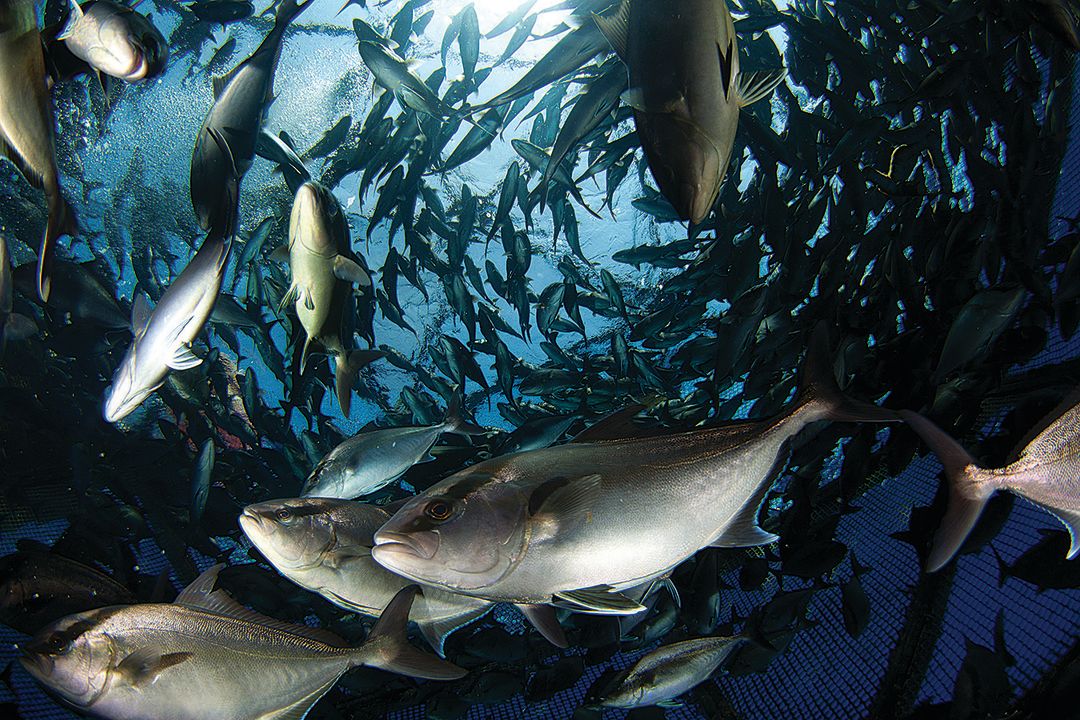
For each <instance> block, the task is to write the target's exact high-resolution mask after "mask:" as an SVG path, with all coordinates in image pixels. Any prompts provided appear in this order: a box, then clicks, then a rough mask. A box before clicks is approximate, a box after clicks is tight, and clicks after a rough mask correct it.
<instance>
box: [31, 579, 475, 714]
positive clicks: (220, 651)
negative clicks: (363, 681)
mask: <svg viewBox="0 0 1080 720" xmlns="http://www.w3.org/2000/svg"><path fill="white" fill-rule="evenodd" d="M220 568H221V566H220V565H218V566H215V567H213V568H211V569H210V570H208V571H206V572H205V573H203V574H202V575H201V576H199V578H198V579H197V580H196V581H195V582H194V583H192V584H191V585H190V586H189V587H188V588H187V589H186V590H184V592H182V593H181V594H180V596H179V597H178V598H177V599H176V602H175V603H173V604H171V605H166V604H143V605H125V606H114V607H109V608H103V609H100V610H92V611H90V612H85V613H80V614H78V615H71V616H69V617H66V618H64V619H62V620H59V621H58V622H56V623H54V624H53V625H51V626H50V627H48V628H46V629H44V630H42V631H41V632H40V633H39V634H38V635H37V636H35V637H34V639H33V640H32V641H31V642H30V643H29V644H27V645H26V646H25V647H24V648H23V656H22V658H21V662H22V664H23V666H24V667H25V668H26V669H27V671H29V672H30V674H31V675H33V676H34V677H35V678H36V679H37V680H38V681H39V682H41V683H42V684H43V685H45V686H46V687H47V688H49V689H50V690H52V691H53V692H54V693H56V694H57V695H59V696H60V697H61V698H62V699H63V700H64V701H66V702H67V703H69V704H70V705H72V706H74V707H75V708H76V709H78V710H79V711H81V712H85V713H90V714H93V715H97V716H99V717H104V718H115V719H116V720H121V719H122V720H141V719H145V720H164V719H165V718H168V719H169V720H221V718H229V719H230V720H249V719H250V720H269V719H270V718H276V719H277V720H286V719H287V718H288V719H298V718H302V717H304V715H306V714H307V712H308V710H309V709H310V708H311V706H312V705H314V704H315V703H316V702H317V701H318V700H319V698H321V697H322V696H323V695H324V694H326V692H327V691H328V690H329V689H330V688H331V687H333V685H334V683H336V682H337V680H338V678H339V677H341V676H342V675H343V674H345V672H347V671H348V670H350V669H352V668H354V667H358V666H361V665H368V666H371V667H378V668H382V669H384V670H389V671H390V672H396V673H401V674H404V675H411V676H414V677H425V678H431V679H436V680H451V679H456V678H459V677H462V676H463V675H464V674H465V671H464V670H462V669H461V668H459V667H457V666H455V665H452V664H450V663H448V662H446V661H445V660H440V659H439V658H436V657H434V656H433V655H429V654H427V653H424V652H421V651H419V650H417V649H416V648H414V647H412V646H411V645H409V644H408V643H407V642H406V641H405V624H406V623H407V621H408V617H409V607H410V606H411V605H412V600H413V596H414V595H415V593H416V587H415V586H413V587H410V588H406V589H404V590H402V591H401V592H400V593H398V594H397V595H396V596H395V597H394V599H393V600H392V601H391V603H390V605H389V606H388V607H387V608H386V610H385V611H384V612H383V616H382V618H381V619H380V621H379V623H378V624H376V626H375V628H374V629H373V630H372V631H371V633H370V634H369V635H368V637H367V640H366V641H365V642H364V644H363V645H361V646H360V647H348V646H346V645H345V643H344V642H343V641H342V640H340V639H339V638H336V637H334V636H333V635H331V634H330V633H328V632H325V631H321V630H318V629H315V628H310V627H307V626H304V625H292V624H289V623H285V622H282V621H279V620H274V619H272V618H268V617H265V616H262V615H259V614H258V613H256V612H253V611H251V610H248V609H247V608H245V607H243V606H242V605H240V604H239V603H237V602H236V601H234V600H233V599H232V598H231V597H230V596H229V595H227V594H225V592H224V591H222V590H214V589H213V587H214V583H215V581H216V577H217V573H218V571H219V570H220Z"/></svg>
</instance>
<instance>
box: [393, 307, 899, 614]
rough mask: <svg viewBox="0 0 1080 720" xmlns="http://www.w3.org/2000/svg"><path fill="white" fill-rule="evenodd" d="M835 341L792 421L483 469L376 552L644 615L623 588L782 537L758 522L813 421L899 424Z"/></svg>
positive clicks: (397, 519)
mask: <svg viewBox="0 0 1080 720" xmlns="http://www.w3.org/2000/svg"><path fill="white" fill-rule="evenodd" d="M827 342H828V341H827V339H826V337H825V330H824V328H823V327H822V326H819V327H818V328H817V329H816V330H815V332H814V333H813V334H812V339H811V343H810V348H809V349H808V351H807V359H806V361H805V363H804V367H803V371H802V383H801V389H800V392H799V393H798V395H797V396H796V400H795V401H794V402H793V404H792V405H791V406H789V408H788V409H787V410H786V411H785V412H782V413H781V414H780V415H778V416H775V417H773V418H770V419H767V420H760V421H750V422H734V423H728V424H724V425H720V426H717V427H714V428H708V429H699V430H692V431H688V432H683V433H677V434H664V435H661V436H658V437H647V438H630V439H622V440H611V441H606V442H592V443H570V444H567V445H561V446H558V447H554V448H547V449H542V450H534V451H531V452H525V453H516V454H513V455H508V456H503V457H498V458H494V459H491V460H486V461H483V462H480V463H477V464H476V465H473V466H471V467H468V468H466V469H464V470H462V471H460V472H458V473H455V474H454V475H451V476H449V477H448V478H446V479H444V480H442V481H440V482H438V483H436V484H435V485H433V486H431V487H430V488H429V489H427V490H425V491H424V492H423V493H421V494H419V495H418V496H416V497H414V498H412V499H411V500H409V501H408V502H407V503H405V504H404V505H403V506H402V508H401V509H400V510H398V512H397V513H396V514H395V515H394V517H393V518H391V519H390V521H389V522H387V524H386V525H384V526H383V527H382V528H381V529H380V530H379V532H377V533H376V534H375V541H376V546H375V548H374V549H373V550H372V556H373V557H374V558H375V560H376V561H378V562H379V563H381V564H382V565H383V566H384V567H386V568H387V569H389V570H391V571H393V572H396V573H398V574H400V575H404V576H405V577H408V578H410V579H413V580H415V581H417V582H421V583H424V584H428V585H435V586H438V587H442V588H445V589H447V590H450V591H452V592H460V593H464V594H469V595H473V596H476V597H483V598H487V599H491V600H502V601H507V602H517V603H529V604H558V605H560V606H562V607H566V608H568V609H571V610H572V611H577V612H593V613H601V614H632V613H636V612H640V611H641V609H642V606H641V605H640V603H638V602H636V601H633V600H632V599H630V598H628V597H627V596H626V595H624V594H623V593H622V592H621V591H622V590H625V589H627V588H629V587H632V586H635V585H640V584H642V583H646V582H649V581H650V580H653V579H656V578H659V577H661V576H663V575H666V574H667V573H669V572H670V571H671V570H672V569H673V568H674V567H675V566H677V565H678V564H680V563H681V562H683V561H684V560H686V559H687V558H689V557H690V556H692V555H693V554H694V553H695V552H697V551H698V550H700V549H702V548H704V547H707V546H710V545H711V546H717V547H748V546H753V545H765V544H769V543H772V542H774V541H775V540H776V539H777V536H776V535H774V534H772V533H769V532H766V531H764V530H762V529H761V527H760V526H759V525H758V520H757V516H758V510H759V508H760V506H761V503H762V499H763V498H764V496H765V493H766V492H767V491H768V489H769V488H770V487H771V485H772V482H773V479H774V478H775V476H776V474H777V473H778V472H779V468H780V466H782V463H783V462H784V459H785V458H786V452H785V451H786V448H787V447H788V441H789V440H790V439H791V438H792V437H794V436H795V435H797V434H798V433H799V432H801V431H802V430H803V429H804V428H805V427H806V426H808V425H810V424H812V423H814V422H817V421H819V420H832V421H847V422H858V421H868V422H892V421H894V420H896V414H895V413H894V412H893V411H891V410H888V409H885V408H880V407H877V406H876V405H870V404H864V403H861V402H859V401H856V400H852V399H849V398H847V397H846V396H844V395H843V394H842V393H841V392H840V390H839V388H838V387H837V386H836V381H835V379H834V378H833V376H832V370H831V368H830V366H829V363H828V361H827V360H826V359H825V355H826V354H827V351H826V346H827ZM535 374H537V373H536V372H534V373H533V375H535ZM522 392H528V391H526V390H525V389H522ZM702 508H710V509H711V511H709V512H703V511H702V510H701V509H702ZM631 518H632V519H633V520H632V521H631Z"/></svg>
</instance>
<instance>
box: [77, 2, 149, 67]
mask: <svg viewBox="0 0 1080 720" xmlns="http://www.w3.org/2000/svg"><path fill="white" fill-rule="evenodd" d="M58 39H62V40H63V43H64V45H66V46H67V49H68V50H70V51H71V53H72V54H73V55H74V56H75V57H77V58H79V59H80V60H83V61H85V62H86V63H87V64H88V65H89V66H90V67H91V68H93V69H94V70H96V71H97V72H100V73H104V74H105V75H109V76H110V77H114V78H118V79H120V80H124V81H125V82H139V81H140V80H146V79H149V78H154V77H157V76H158V75H160V74H161V73H162V72H164V70H165V64H166V63H167V62H168V58H169V46H168V44H167V43H166V42H165V38H164V37H163V36H162V34H161V32H160V31H159V30H158V29H157V28H156V27H154V25H153V24H152V23H151V22H150V20H149V19H148V18H147V17H146V16H145V15H141V14H139V13H137V12H135V11H134V10H132V9H131V8H129V7H127V6H125V5H120V4H118V3H115V2H112V0H92V1H91V2H88V3H86V4H85V5H84V6H83V7H81V8H79V7H78V6H77V5H75V3H74V2H73V3H72V15H71V19H70V20H69V23H68V26H67V27H66V28H65V29H64V30H63V31H62V32H61V34H60V35H59V36H58Z"/></svg>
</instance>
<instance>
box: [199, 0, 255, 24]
mask: <svg viewBox="0 0 1080 720" xmlns="http://www.w3.org/2000/svg"><path fill="white" fill-rule="evenodd" d="M191 12H193V13H195V17H197V18H199V19H200V20H202V21H203V22H208V23H213V24H215V25H221V27H225V25H226V23H231V22H236V21H237V20H243V19H245V18H249V17H251V14H252V13H253V12H255V6H254V5H252V4H251V2H250V0H199V2H197V3H194V4H193V5H192V6H191Z"/></svg>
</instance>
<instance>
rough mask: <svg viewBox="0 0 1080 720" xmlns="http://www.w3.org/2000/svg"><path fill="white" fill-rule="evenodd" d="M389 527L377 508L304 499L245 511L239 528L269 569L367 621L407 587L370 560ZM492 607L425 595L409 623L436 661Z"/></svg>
mask: <svg viewBox="0 0 1080 720" xmlns="http://www.w3.org/2000/svg"><path fill="white" fill-rule="evenodd" d="M389 519H390V513H389V512H387V511H386V510H385V509H383V508H381V507H379V506H376V505H366V504H364V503H358V502H351V501H348V500H338V499H334V498H323V497H310V498H289V499H283V500H271V501H268V502H261V503H256V504H253V505H248V506H247V507H245V508H244V510H243V512H242V513H241V515H240V519H239V522H240V528H241V529H242V530H243V531H244V534H245V535H247V537H248V539H249V540H251V542H252V544H253V545H255V547H256V548H258V550H259V552H261V553H262V554H263V556H265V557H266V559H267V560H269V561H270V563H271V564H272V565H273V566H274V568H275V569H276V570H277V571H278V572H279V573H281V574H282V575H284V576H285V577H287V578H288V579H289V580H291V581H293V582H294V583H296V584H297V585H299V586H300V587H302V588H304V589H306V590H310V591H311V592H314V593H318V594H319V595H322V596H323V597H325V598H326V599H327V600H329V601H330V602H332V603H334V604H335V605H337V606H338V607H341V608H344V609H345V610H348V611H350V612H357V613H360V614H362V615H367V616H370V617H379V615H381V614H382V611H383V608H384V607H386V606H387V604H388V603H389V602H390V600H391V599H392V598H393V597H394V595H395V594H397V593H398V592H399V591H400V590H401V589H402V588H404V587H406V586H408V585H409V584H411V581H409V580H406V579H405V578H403V577H401V576H400V575H395V574H393V573H391V572H390V571H388V570H386V569H385V568H383V567H382V566H381V565H379V564H378V563H376V562H375V561H374V560H372V559H371V547H372V546H373V545H374V544H375V541H374V540H373V539H372V536H373V535H374V534H375V531H376V530H378V529H379V527H380V526H381V525H382V524H383V523H385V522H386V521H387V520H389ZM492 608H494V604H493V603H489V602H487V601H486V600H480V599H478V598H470V597H467V596H465V595H455V594H453V593H448V592H445V591H443V590H439V589H438V588H430V587H429V588H424V592H423V594H422V595H420V596H419V597H418V598H417V599H416V601H415V602H414V604H413V608H412V611H411V612H410V613H409V619H410V620H412V621H413V622H415V623H416V624H417V626H418V627H419V628H420V632H421V634H422V635H423V636H424V638H425V639H426V640H427V641H428V644H429V645H431V647H432V648H433V649H434V650H435V651H436V652H437V653H439V654H440V655H442V654H443V645H444V644H445V642H446V638H447V637H448V636H449V635H450V634H451V633H453V632H454V631H455V630H458V629H460V628H462V627H465V626H466V625H468V624H470V623H472V622H474V621H475V620H478V619H479V618H481V617H483V616H484V615H485V614H486V613H488V612H489V611H490V610H491V609H492Z"/></svg>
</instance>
